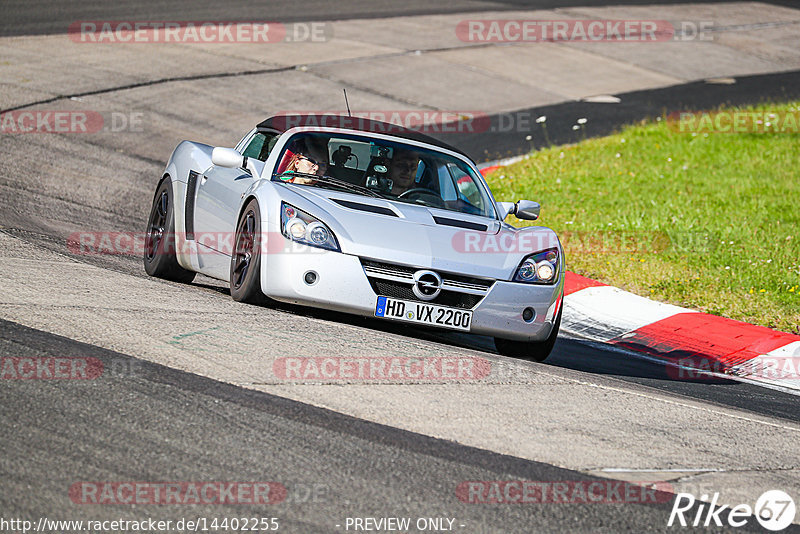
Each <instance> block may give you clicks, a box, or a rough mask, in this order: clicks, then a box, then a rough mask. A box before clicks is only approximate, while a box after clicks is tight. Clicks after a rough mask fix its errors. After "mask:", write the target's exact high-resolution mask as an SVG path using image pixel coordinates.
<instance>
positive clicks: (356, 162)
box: [272, 133, 495, 218]
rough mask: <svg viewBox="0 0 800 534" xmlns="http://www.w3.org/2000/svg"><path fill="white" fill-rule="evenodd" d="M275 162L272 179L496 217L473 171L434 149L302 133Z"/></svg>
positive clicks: (483, 186)
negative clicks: (276, 162)
mask: <svg viewBox="0 0 800 534" xmlns="http://www.w3.org/2000/svg"><path fill="white" fill-rule="evenodd" d="M278 162H279V163H278V166H277V168H276V169H275V174H274V175H273V178H272V179H273V180H275V181H284V182H291V183H295V184H300V185H305V186H309V187H322V188H330V189H337V190H342V191H347V192H349V193H354V194H357V195H364V196H370V197H380V198H384V199H387V200H392V201H397V202H405V203H409V204H416V205H421V206H428V207H433V208H440V209H445V210H450V211H456V212H460V213H468V214H472V215H480V216H483V217H491V218H495V212H494V207H493V204H492V202H491V200H490V197H489V195H488V193H487V191H486V187H485V185H484V184H483V182H482V180H481V178H480V176H479V175H477V173H476V171H475V170H474V169H473V168H472V167H471V166H470V165H468V164H467V163H465V162H464V161H462V160H460V159H458V158H455V157H453V156H450V155H448V154H444V153H441V152H437V151H435V150H428V149H425V148H420V147H417V146H413V145H408V144H405V143H402V142H395V141H386V140H378V139H375V138H370V137H366V136H359V135H347V134H326V133H301V134H297V135H295V136H293V137H292V138H291V139H290V140H289V142H288V143H287V144H286V148H285V150H284V152H283V154H282V155H281V156H280V157H279V158H278Z"/></svg>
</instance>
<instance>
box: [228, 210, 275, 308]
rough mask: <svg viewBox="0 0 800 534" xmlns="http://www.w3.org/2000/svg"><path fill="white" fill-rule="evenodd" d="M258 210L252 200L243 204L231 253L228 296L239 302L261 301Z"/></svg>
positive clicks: (264, 299)
mask: <svg viewBox="0 0 800 534" xmlns="http://www.w3.org/2000/svg"><path fill="white" fill-rule="evenodd" d="M260 236H261V211H260V210H259V207H258V202H257V201H256V200H255V199H253V200H251V201H250V202H248V203H247V205H246V206H245V208H244V210H242V214H241V215H240V216H239V221H238V222H237V223H236V235H235V237H234V241H233V254H231V269H230V287H231V297H233V300H236V301H239V302H247V303H249V304H265V303H266V302H267V300H268V299H267V297H266V296H264V293H262V291H261V246H260V243H261V238H260Z"/></svg>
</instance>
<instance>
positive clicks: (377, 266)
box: [361, 258, 494, 292]
mask: <svg viewBox="0 0 800 534" xmlns="http://www.w3.org/2000/svg"><path fill="white" fill-rule="evenodd" d="M361 265H362V266H363V267H364V268H365V269H366V270H367V271H375V272H377V271H379V270H380V271H382V272H385V273H387V274H393V275H396V276H402V277H406V276H407V277H408V279H409V280H410V279H411V278H412V277H413V276H414V273H415V272H417V271H419V270H420V269H423V268H424V267H409V266H407V265H398V264H395V263H385V262H381V261H374V260H367V259H363V258H362V259H361ZM433 270H436V269H433ZM436 272H438V273H439V276H441V277H442V281H443V282H447V283H449V284H452V285H453V286H459V287H464V288H469V287H474V288H475V289H480V290H483V291H484V292H485V291H487V290H488V289H489V288H490V287H492V286H493V285H494V280H492V279H489V278H477V277H475V276H464V275H462V274H453V273H443V272H441V271H436ZM368 274H369V273H368Z"/></svg>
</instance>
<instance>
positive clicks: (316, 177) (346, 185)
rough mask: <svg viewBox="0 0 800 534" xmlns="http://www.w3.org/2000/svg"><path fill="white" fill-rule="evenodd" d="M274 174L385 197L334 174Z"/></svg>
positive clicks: (291, 172)
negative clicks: (335, 176) (297, 177)
mask: <svg viewBox="0 0 800 534" xmlns="http://www.w3.org/2000/svg"><path fill="white" fill-rule="evenodd" d="M273 176H274V177H275V178H283V177H285V176H300V177H301V178H308V179H310V180H315V181H317V182H322V183H324V184H331V185H335V186H338V187H341V188H342V189H348V190H350V191H357V192H359V193H364V194H366V195H369V196H371V197H375V198H385V197H384V196H383V195H381V194H379V193H377V192H375V191H373V190H372V189H369V188H367V187H364V186H362V185H356V184H352V183H350V182H346V181H344V180H340V179H338V178H334V177H333V176H328V175H327V174H326V175H323V176H320V175H319V174H311V173H309V172H295V171H287V172H282V173H278V174H275V175H273Z"/></svg>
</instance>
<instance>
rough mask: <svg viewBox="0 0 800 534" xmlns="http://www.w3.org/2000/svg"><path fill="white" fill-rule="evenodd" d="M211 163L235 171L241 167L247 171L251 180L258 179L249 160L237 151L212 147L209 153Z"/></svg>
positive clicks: (257, 174)
mask: <svg viewBox="0 0 800 534" xmlns="http://www.w3.org/2000/svg"><path fill="white" fill-rule="evenodd" d="M211 163H213V164H214V165H219V166H220V167H228V168H231V169H235V168H237V167H241V168H243V169H247V171H248V172H249V173H250V175H251V176H253V178H258V176H259V173H258V170H257V169H256V166H255V165H254V164H253V162H252V161H250V158H247V157H245V156H242V155H241V154H240V153H239V151H238V150H236V149H233V148H225V147H221V146H218V147H214V150H212V151H211Z"/></svg>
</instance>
